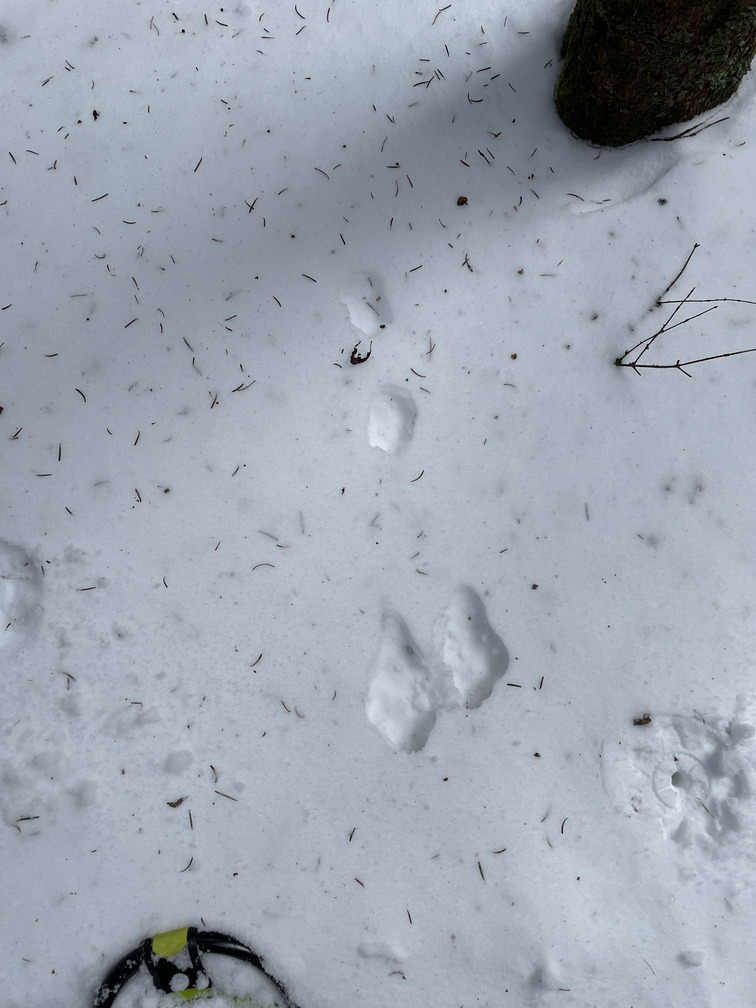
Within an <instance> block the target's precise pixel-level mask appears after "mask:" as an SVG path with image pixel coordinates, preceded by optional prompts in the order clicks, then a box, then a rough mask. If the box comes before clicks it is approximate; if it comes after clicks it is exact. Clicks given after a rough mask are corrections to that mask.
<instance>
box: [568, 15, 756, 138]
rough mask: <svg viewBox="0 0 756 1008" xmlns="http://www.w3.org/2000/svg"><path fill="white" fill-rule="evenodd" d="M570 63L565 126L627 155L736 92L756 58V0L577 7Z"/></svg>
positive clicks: (570, 34)
mask: <svg viewBox="0 0 756 1008" xmlns="http://www.w3.org/2000/svg"><path fill="white" fill-rule="evenodd" d="M561 55H562V57H563V59H564V66H563V67H562V72H561V74H560V76H559V80H558V82H557V87H556V95H555V99H556V106H557V111H558V112H559V115H560V116H561V118H562V120H563V122H564V123H565V124H566V125H567V126H568V127H569V128H570V129H571V130H572V131H573V132H574V133H576V134H577V135H578V136H580V137H583V138H584V139H586V140H589V141H591V142H592V143H596V144H599V145H601V146H607V147H619V146H622V145H623V144H627V143H632V142H633V141H634V140H640V139H641V138H642V137H645V136H648V135H649V134H651V133H655V132H657V131H658V130H660V129H662V128H663V127H665V126H669V125H671V124H672V123H678V122H684V121H686V120H688V119H692V118H694V117H695V116H699V115H701V114H702V113H704V112H706V111H708V110H709V109H711V108H714V107H715V106H716V105H720V104H721V103H722V102H724V101H726V100H727V99H728V98H729V97H730V96H731V95H732V94H733V93H734V92H735V91H736V90H737V87H738V85H739V84H740V81H741V80H742V78H743V76H744V75H745V74H746V73H747V72H748V70H749V68H750V65H751V61H752V60H753V58H754V55H756V0H577V3H576V6H575V9H574V10H573V12H572V15H571V17H570V20H569V23H568V25H567V30H566V32H565V35H564V38H563V40H562V53H561Z"/></svg>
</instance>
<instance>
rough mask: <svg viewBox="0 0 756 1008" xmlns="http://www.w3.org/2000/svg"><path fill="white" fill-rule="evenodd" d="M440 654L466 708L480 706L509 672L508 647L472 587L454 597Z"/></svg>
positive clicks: (450, 605)
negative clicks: (498, 681) (492, 624)
mask: <svg viewBox="0 0 756 1008" xmlns="http://www.w3.org/2000/svg"><path fill="white" fill-rule="evenodd" d="M441 657H442V660H443V662H444V665H446V667H447V668H448V669H450V670H451V673H452V676H453V677H454V686H455V687H456V689H457V692H458V693H459V695H460V697H461V698H462V701H463V703H464V705H465V707H480V705H481V704H482V703H483V701H484V700H487V699H488V698H489V697H490V695H491V691H492V690H493V688H494V685H495V683H496V680H497V679H500V678H501V677H502V676H503V675H504V673H505V672H506V671H507V666H508V665H509V655H508V653H507V649H506V648H505V647H504V642H503V641H502V639H501V637H499V635H498V634H497V633H496V631H495V630H494V629H493V627H492V626H491V624H490V623H489V622H488V616H487V614H486V607H485V606H484V605H483V601H482V599H481V598H480V596H479V595H477V594H476V593H475V592H474V591H473V590H472V588H466V587H463V588H459V589H458V590H457V591H456V592H455V594H454V596H453V597H452V600H451V603H450V604H449V609H448V611H447V616H446V632H445V635H444V640H443V648H442V652H441Z"/></svg>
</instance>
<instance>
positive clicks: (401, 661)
mask: <svg viewBox="0 0 756 1008" xmlns="http://www.w3.org/2000/svg"><path fill="white" fill-rule="evenodd" d="M437 642H438V652H439V654H440V660H439V661H436V662H426V660H425V658H424V656H423V654H422V652H421V651H420V648H419V647H418V645H417V644H416V643H415V642H414V640H413V639H412V637H411V635H410V632H409V629H408V628H407V624H406V623H405V622H404V620H403V619H402V618H401V617H400V616H398V615H396V614H395V613H387V614H386V615H385V616H384V619H383V634H382V639H381V644H380V648H379V652H378V658H377V660H376V662H375V664H374V666H373V670H372V677H371V683H370V687H369V689H368V695H367V700H366V702H365V709H366V713H367V716H368V720H369V721H370V722H371V724H374V725H375V726H376V727H377V728H378V730H379V731H380V733H381V735H383V737H384V739H385V740H386V742H387V743H388V744H389V745H390V746H391V748H392V749H398V750H401V751H403V752H408V753H409V752H417V751H418V750H420V749H422V748H423V746H424V745H425V743H426V742H427V741H428V738H429V737H430V734H431V731H432V730H433V727H434V725H435V723H436V717H437V715H438V712H439V711H442V710H453V709H454V708H459V707H461V706H464V707H467V708H474V707H480V705H481V704H482V703H483V701H484V700H486V699H488V697H489V696H490V695H491V692H492V690H493V688H494V686H495V684H496V682H497V680H498V679H500V678H501V676H503V675H504V673H505V672H506V670H507V666H508V664H509V656H508V654H507V649H506V647H505V646H504V644H503V642H502V640H501V637H499V635H498V634H497V633H496V631H495V630H494V629H493V628H492V626H491V624H490V623H489V621H488V616H487V614H486V609H485V606H484V604H483V601H482V599H481V598H480V596H479V595H477V594H476V593H475V592H474V591H473V590H472V588H467V587H461V588H459V589H458V590H457V591H456V592H455V593H454V595H453V597H452V600H451V603H450V605H449V608H448V610H447V612H446V615H445V617H444V618H443V619H442V620H441V621H440V622H439V624H438V626H437Z"/></svg>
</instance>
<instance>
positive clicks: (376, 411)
mask: <svg viewBox="0 0 756 1008" xmlns="http://www.w3.org/2000/svg"><path fill="white" fill-rule="evenodd" d="M416 417H417V407H416V406H415V400H414V399H413V398H412V396H411V395H410V394H409V392H405V391H404V389H401V388H398V387H397V386H395V385H386V386H385V387H384V388H382V389H381V390H380V392H379V393H378V394H377V395H376V397H375V398H374V399H373V402H372V404H371V406H370V419H369V421H368V441H369V442H370V446H371V448H382V449H383V451H385V452H391V453H397V452H400V451H403V450H404V449H405V448H406V447H407V445H408V444H409V443H410V441H411V440H412V437H413V435H414V433H415V419H416Z"/></svg>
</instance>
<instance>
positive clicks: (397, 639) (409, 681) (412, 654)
mask: <svg viewBox="0 0 756 1008" xmlns="http://www.w3.org/2000/svg"><path fill="white" fill-rule="evenodd" d="M439 700H440V697H439V693H438V689H437V683H436V682H434V677H433V675H432V674H431V670H430V669H429V668H428V666H427V665H426V664H425V659H424V658H423V655H422V652H421V651H420V648H419V647H418V646H417V644H416V643H415V642H414V640H413V639H412V635H411V634H410V632H409V628H408V627H407V624H406V623H405V622H404V620H403V619H402V618H401V616H398V615H396V614H395V613H386V614H385V615H384V617H383V636H382V639H381V646H380V649H379V651H378V658H377V660H376V663H375V667H374V670H373V677H372V681H371V683H370V689H369V690H368V695H367V700H366V702H365V710H366V712H367V716H368V720H369V721H371V722H372V723H373V724H374V725H375V726H376V728H377V729H378V731H379V732H380V733H381V735H383V737H384V738H385V740H386V741H387V742H388V744H389V745H390V746H391V748H392V749H401V750H403V751H404V752H408V753H409V752H417V750H418V749H422V748H423V746H424V745H425V743H426V742H427V741H428V736H429V735H430V733H431V731H432V730H433V726H434V725H435V723H436V713H437V711H438V709H439Z"/></svg>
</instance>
